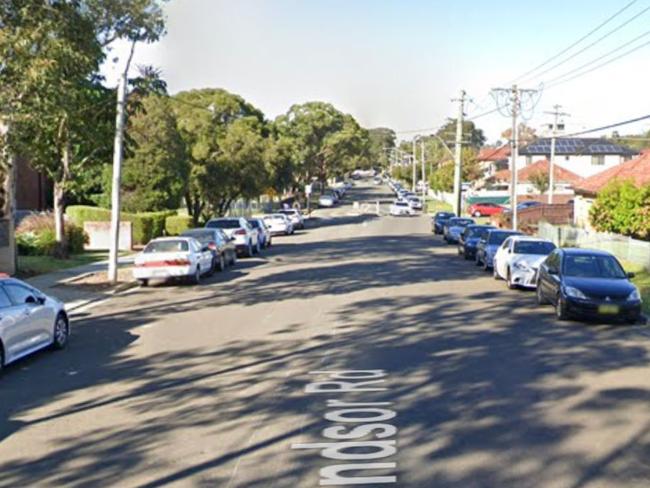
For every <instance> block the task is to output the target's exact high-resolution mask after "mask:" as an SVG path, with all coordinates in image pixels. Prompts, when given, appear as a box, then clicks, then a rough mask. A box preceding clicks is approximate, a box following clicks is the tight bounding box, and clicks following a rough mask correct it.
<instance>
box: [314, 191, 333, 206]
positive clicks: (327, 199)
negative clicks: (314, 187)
mask: <svg viewBox="0 0 650 488" xmlns="http://www.w3.org/2000/svg"><path fill="white" fill-rule="evenodd" d="M336 201H337V199H336V197H335V196H334V195H332V194H331V193H324V194H322V195H321V196H320V197H319V198H318V206H319V207H325V208H328V207H333V206H334V205H336Z"/></svg>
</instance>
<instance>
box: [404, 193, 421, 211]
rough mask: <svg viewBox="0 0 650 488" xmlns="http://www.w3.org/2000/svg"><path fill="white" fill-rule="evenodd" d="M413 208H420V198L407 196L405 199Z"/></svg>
mask: <svg viewBox="0 0 650 488" xmlns="http://www.w3.org/2000/svg"><path fill="white" fill-rule="evenodd" d="M406 200H407V201H408V203H409V205H410V206H411V208H412V209H413V210H422V200H420V199H419V198H418V197H416V196H412V197H408V198H407V199H406Z"/></svg>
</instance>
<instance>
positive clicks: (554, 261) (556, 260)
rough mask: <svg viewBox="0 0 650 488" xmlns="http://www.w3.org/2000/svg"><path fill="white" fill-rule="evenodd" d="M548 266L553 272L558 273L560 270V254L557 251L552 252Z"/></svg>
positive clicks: (547, 260)
mask: <svg viewBox="0 0 650 488" xmlns="http://www.w3.org/2000/svg"><path fill="white" fill-rule="evenodd" d="M546 266H547V267H548V269H550V270H551V271H558V270H559V268H560V253H559V252H557V251H554V252H552V253H551V255H550V256H549V257H548V258H547V259H546Z"/></svg>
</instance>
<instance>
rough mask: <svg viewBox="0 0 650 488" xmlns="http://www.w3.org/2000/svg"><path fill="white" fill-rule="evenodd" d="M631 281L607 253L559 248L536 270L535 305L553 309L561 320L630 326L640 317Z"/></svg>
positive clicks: (635, 291)
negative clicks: (595, 320)
mask: <svg viewBox="0 0 650 488" xmlns="http://www.w3.org/2000/svg"><path fill="white" fill-rule="evenodd" d="M633 277H634V274H633V273H626V272H625V271H624V270H623V267H622V266H621V264H620V263H619V262H618V260H617V259H616V258H615V257H614V256H613V255H611V254H610V253H608V252H605V251H599V250H593V249H572V248H558V249H556V250H555V251H553V252H552V253H551V254H550V255H549V256H548V257H547V258H546V260H545V261H544V262H543V263H542V265H541V266H540V268H539V277H538V279H537V302H538V303H539V304H540V305H543V304H545V303H551V304H552V305H554V306H555V315H556V316H557V318H558V319H560V320H565V319H568V318H571V317H573V318H586V319H604V318H606V319H612V320H618V321H624V322H627V323H630V324H633V323H636V322H637V321H638V320H639V318H640V316H641V296H640V294H639V290H638V289H637V288H636V287H635V286H634V285H633V284H632V283H631V282H630V278H633Z"/></svg>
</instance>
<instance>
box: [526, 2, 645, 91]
mask: <svg viewBox="0 0 650 488" xmlns="http://www.w3.org/2000/svg"><path fill="white" fill-rule="evenodd" d="M648 10H650V6H648V7H646V8H644V9H643V10H642V11H641V12H639V13H637V14H635V15H633V16H632V17H631V18H629V19H628V20H626V21H625V22H623V23H622V24H620V25H618V26H617V27H615V28H614V29H612V30H611V31H609V32H607V33H606V34H605V35H603V36H601V37H599V38H598V39H596V40H595V41H593V42H592V43H591V44H587V45H586V46H585V47H583V48H582V49H580V50H579V51H576V52H575V53H573V54H572V55H570V56H569V57H568V58H565V59H563V60H561V61H559V62H557V63H555V64H553V65H552V66H550V67H549V68H546V69H545V70H544V71H542V72H541V73H537V74H536V75H534V76H528V77H526V78H524V81H525V80H532V79H536V78H540V77H542V76H544V75H545V74H547V73H549V72H551V71H553V70H554V69H555V68H558V67H560V66H562V65H563V64H565V63H567V62H569V61H571V60H572V59H574V58H576V57H577V56H579V55H580V54H582V53H584V52H585V51H587V50H588V49H590V48H592V47H593V46H595V45H596V44H598V43H599V42H601V41H603V40H605V39H607V38H608V37H609V36H611V35H612V34H614V33H616V32H618V31H619V30H621V29H622V28H623V27H625V26H626V25H628V24H629V23H631V22H632V21H634V20H636V19H638V18H639V17H640V16H642V15H643V14H645V13H646V12H647V11H648Z"/></svg>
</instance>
